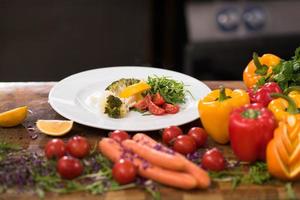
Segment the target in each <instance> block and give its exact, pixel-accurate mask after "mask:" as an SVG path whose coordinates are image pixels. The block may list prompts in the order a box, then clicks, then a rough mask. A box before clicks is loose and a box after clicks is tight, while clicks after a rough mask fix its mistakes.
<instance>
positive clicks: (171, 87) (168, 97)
mask: <svg viewBox="0 0 300 200" xmlns="http://www.w3.org/2000/svg"><path fill="white" fill-rule="evenodd" d="M147 83H148V84H149V85H150V86H151V89H150V93H151V94H156V93H159V94H160V95H162V97H163V98H164V99H165V101H166V102H167V103H171V104H180V103H185V100H186V99H185V95H186V93H187V91H186V90H185V88H184V84H183V83H182V82H179V81H176V80H173V79H171V78H169V77H166V76H162V77H158V76H149V77H148V80H147Z"/></svg>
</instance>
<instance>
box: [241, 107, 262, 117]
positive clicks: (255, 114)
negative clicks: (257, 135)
mask: <svg viewBox="0 0 300 200" xmlns="http://www.w3.org/2000/svg"><path fill="white" fill-rule="evenodd" d="M259 115H260V111H259V110H255V109H247V110H245V111H244V112H242V116H243V117H244V118H248V119H257V117H258V116H259Z"/></svg>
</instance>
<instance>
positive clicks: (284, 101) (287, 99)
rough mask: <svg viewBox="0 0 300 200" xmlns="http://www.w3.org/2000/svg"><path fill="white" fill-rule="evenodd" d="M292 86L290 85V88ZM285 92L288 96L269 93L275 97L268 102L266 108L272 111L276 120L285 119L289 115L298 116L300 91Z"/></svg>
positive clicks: (299, 113) (299, 112)
mask: <svg viewBox="0 0 300 200" xmlns="http://www.w3.org/2000/svg"><path fill="white" fill-rule="evenodd" d="M294 88H295V87H291V89H294ZM285 93H288V96H285V95H282V94H271V96H272V97H275V98H277V99H274V100H272V101H271V102H270V103H269V105H268V109H269V110H271V111H272V112H273V114H274V116H275V118H276V120H277V121H282V120H285V119H286V118H287V117H289V116H290V115H299V117H300V111H299V110H300V92H299V91H291V92H288V91H285ZM278 97H279V98H278Z"/></svg>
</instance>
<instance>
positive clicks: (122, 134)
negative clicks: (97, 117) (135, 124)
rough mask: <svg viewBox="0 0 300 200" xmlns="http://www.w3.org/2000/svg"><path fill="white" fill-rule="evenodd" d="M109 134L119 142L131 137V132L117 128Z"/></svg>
mask: <svg viewBox="0 0 300 200" xmlns="http://www.w3.org/2000/svg"><path fill="white" fill-rule="evenodd" d="M108 136H109V137H110V138H112V139H114V140H116V141H118V142H122V141H123V140H126V139H130V136H129V134H128V133H127V132H126V131H121V130H115V131H113V132H110V133H109V134H108Z"/></svg>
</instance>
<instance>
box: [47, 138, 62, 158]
mask: <svg viewBox="0 0 300 200" xmlns="http://www.w3.org/2000/svg"><path fill="white" fill-rule="evenodd" d="M65 153H66V146H65V143H64V141H62V140H61V139H52V140H50V141H49V142H47V144H46V145H45V155H46V157H47V158H48V159H50V158H60V157H62V156H64V155H65Z"/></svg>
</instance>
